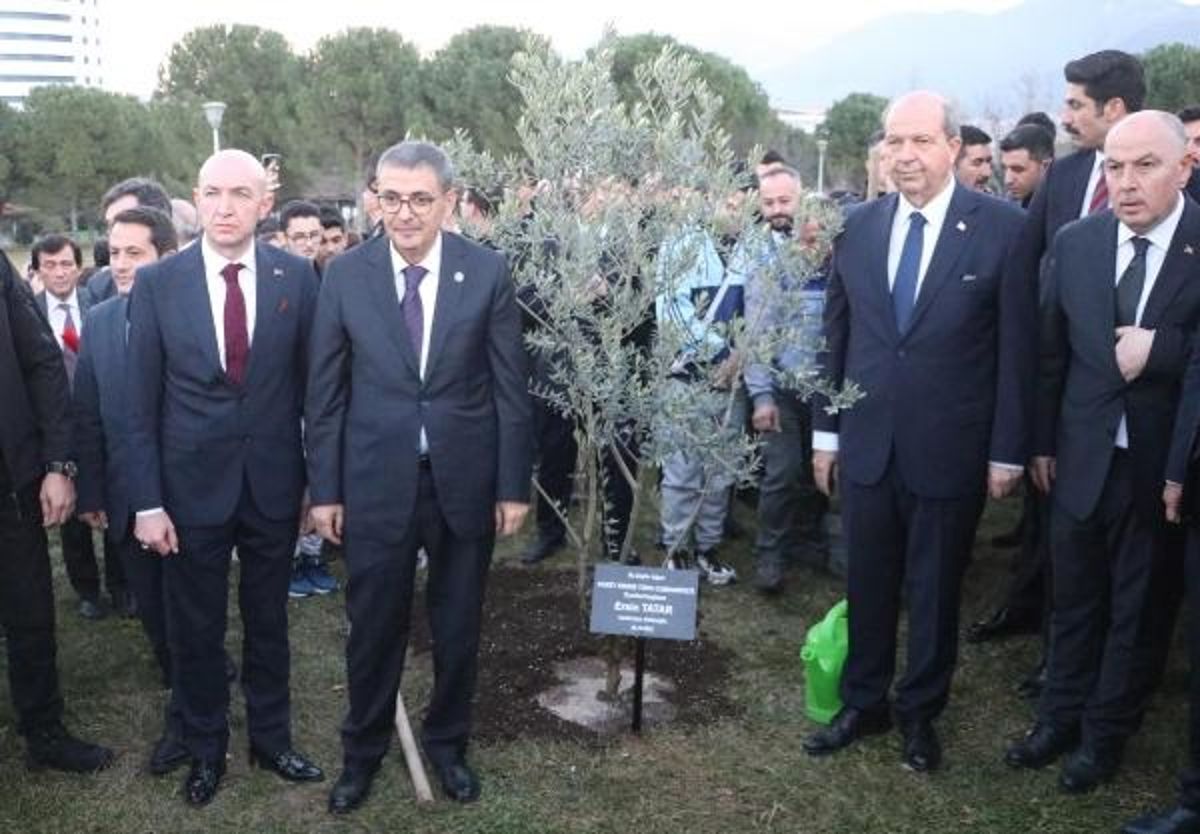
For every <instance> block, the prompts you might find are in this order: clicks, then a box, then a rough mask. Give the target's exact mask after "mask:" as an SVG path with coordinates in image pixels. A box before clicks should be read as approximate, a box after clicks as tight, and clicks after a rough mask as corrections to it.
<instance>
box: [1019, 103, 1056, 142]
mask: <svg viewBox="0 0 1200 834" xmlns="http://www.w3.org/2000/svg"><path fill="white" fill-rule="evenodd" d="M1021 125H1036V126H1038V127H1040V128H1041V129H1042V130H1044V131H1046V132H1047V133H1049V134H1050V139H1051V140H1054V139H1057V138H1058V125H1056V124H1055V123H1054V119H1052V118H1050V117H1049V116H1047V115H1046V114H1045V113H1043V112H1042V111H1041V110H1034V111H1033V112H1032V113H1026V114H1025V115H1024V116H1022V117H1021V118H1019V119H1017V127H1020V126H1021Z"/></svg>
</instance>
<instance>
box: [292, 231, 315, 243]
mask: <svg viewBox="0 0 1200 834" xmlns="http://www.w3.org/2000/svg"><path fill="white" fill-rule="evenodd" d="M321 234H322V231H321V230H320V229H317V230H316V231H315V232H293V233H292V234H290V235H288V236H287V239H288V240H290V241H291V242H292V243H304V241H306V240H311V241H312V242H313V243H320V241H321Z"/></svg>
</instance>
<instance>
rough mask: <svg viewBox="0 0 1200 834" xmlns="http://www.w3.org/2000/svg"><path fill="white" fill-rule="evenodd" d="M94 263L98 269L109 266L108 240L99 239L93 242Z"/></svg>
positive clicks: (104, 238)
mask: <svg viewBox="0 0 1200 834" xmlns="http://www.w3.org/2000/svg"><path fill="white" fill-rule="evenodd" d="M92 263H94V264H95V265H96V266H97V267H106V266H108V238H106V237H98V238H96V239H95V240H94V241H92Z"/></svg>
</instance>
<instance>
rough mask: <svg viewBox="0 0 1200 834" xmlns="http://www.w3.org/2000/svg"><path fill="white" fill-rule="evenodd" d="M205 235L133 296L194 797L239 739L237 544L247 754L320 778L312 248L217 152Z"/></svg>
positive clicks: (245, 160)
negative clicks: (311, 643)
mask: <svg viewBox="0 0 1200 834" xmlns="http://www.w3.org/2000/svg"><path fill="white" fill-rule="evenodd" d="M195 200H196V206H197V209H198V210H199V212H200V217H201V224H202V226H203V227H204V236H203V238H202V239H201V242H200V243H199V244H198V245H195V246H191V247H188V248H187V249H185V250H184V251H182V252H180V253H178V254H177V255H173V256H171V257H169V258H166V259H164V260H162V261H160V262H158V263H156V264H152V265H151V266H148V267H145V268H143V269H142V270H140V271H139V277H138V280H137V283H136V284H135V285H134V290H133V294H132V296H131V299H130V304H129V320H130V326H129V348H128V378H127V384H128V391H127V396H128V400H129V406H128V409H129V411H128V415H127V417H128V421H129V431H128V438H129V448H130V449H131V450H132V454H131V461H130V469H129V483H130V486H131V490H132V494H131V501H130V503H131V505H132V509H133V510H134V512H135V513H136V523H135V527H134V535H135V536H136V537H137V539H138V541H140V542H141V543H142V544H143V545H145V546H146V547H148V548H150V549H152V550H154V551H155V552H156V553H158V554H159V555H161V556H163V557H165V559H166V561H165V563H164V584H165V587H166V598H167V623H168V629H167V633H168V639H169V647H170V654H171V664H172V676H173V684H174V686H173V689H174V694H173V697H175V698H176V699H178V702H179V705H180V709H181V710H182V715H183V735H184V743H185V744H186V745H187V747H188V749H189V751H190V752H191V756H192V761H191V768H190V769H189V772H188V776H187V778H186V780H185V782H184V799H185V800H186V801H187V802H188V803H190V804H193V805H203V804H205V803H207V802H208V801H210V800H211V799H212V798H213V796H214V795H215V794H216V791H217V788H218V786H219V784H220V780H221V777H222V775H223V774H224V770H225V750H226V747H227V745H228V741H229V726H228V723H227V719H226V713H227V709H228V705H229V687H228V685H227V682H226V677H225V654H224V639H225V619H226V607H227V600H228V584H229V562H230V556H231V553H232V551H233V549H234V548H235V547H236V548H237V552H238V559H239V567H240V571H239V574H240V577H239V589H238V590H239V594H238V596H239V604H240V608H241V614H242V624H243V629H244V637H243V644H242V645H243V649H242V690H243V692H244V693H245V696H246V712H247V724H248V731H249V736H250V761H251V763H252V764H258V765H260V766H262V767H266V768H269V769H271V770H273V771H275V772H276V773H278V774H279V775H280V776H282V777H283V778H284V779H288V780H292V781H316V780H320V779H321V778H323V774H322V772H321V770H320V769H319V768H317V767H316V766H315V765H313V764H312V763H311V762H309V761H308V760H307V759H305V758H304V757H303V756H301V755H300V754H299V753H297V752H295V751H294V750H293V749H292V741H291V728H290V723H291V721H290V706H289V692H288V671H289V665H290V664H289V658H288V640H287V586H288V578H289V576H290V573H291V556H292V550H293V547H294V546H295V543H296V535H297V530H298V528H299V520H300V513H301V501H302V498H303V493H304V452H303V448H302V444H301V413H302V408H303V400H304V382H305V377H306V369H307V346H308V334H309V329H310V325H311V322H312V314H313V311H314V309H315V306H316V291H317V276H316V274H315V273H314V272H313V268H312V264H310V263H308V262H307V261H305V260H304V259H302V258H296V257H294V256H292V255H288V254H287V253H285V252H280V251H279V250H276V249H274V248H271V247H267V246H260V245H256V243H255V240H254V228H255V224H256V223H257V222H258V220H259V219H260V218H261V217H262V216H263V215H264V214H265V213H266V212H267V210H268V207H269V205H270V203H269V194H268V192H267V187H266V174H265V172H264V171H263V168H262V165H260V164H259V162H258V161H257V160H256V159H255V158H254V157H252V156H250V155H249V154H247V153H245V152H244V151H235V150H227V151H221V152H220V153H217V154H214V155H213V156H212V157H210V158H209V159H208V161H207V162H205V163H204V165H203V166H202V167H201V169H200V175H199V179H198V184H197V186H196V190H195Z"/></svg>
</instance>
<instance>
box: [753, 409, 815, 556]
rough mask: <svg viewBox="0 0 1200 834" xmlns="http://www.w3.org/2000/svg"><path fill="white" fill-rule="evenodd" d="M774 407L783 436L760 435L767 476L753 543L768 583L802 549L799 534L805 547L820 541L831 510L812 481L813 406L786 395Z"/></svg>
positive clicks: (759, 495) (759, 497)
mask: <svg viewBox="0 0 1200 834" xmlns="http://www.w3.org/2000/svg"><path fill="white" fill-rule="evenodd" d="M775 405H776V406H777V407H778V408H779V431H777V432H767V433H766V434H764V435H762V439H763V446H762V458H763V477H762V482H761V483H760V484H759V487H758V537H757V539H756V540H755V543H754V553H755V558H756V560H757V562H758V571H759V573H760V574H761V575H763V576H765V577H768V578H777V577H779V576H780V575H781V574H782V572H783V569H784V566H785V565H786V564H787V563H788V562H789V560H790V559H791V558H792V556H793V551H795V550H796V549H797V548H796V545H797V544H800V542H797V541H796V538H798V535H797V533H799V534H801V535H803V537H804V539H805V540H806V542H805V543H815V542H819V541H820V538H819V536H820V534H819V532H818V531H819V529H820V525H821V523H822V519H823V518H824V516H825V512H826V510H827V509H828V507H829V502H828V499H826V498H825V496H824V495H822V494H821V493H820V492H818V491H817V488H816V482H815V481H814V480H813V474H812V410H811V407H810V406H809V405H808V403H805V402H803V401H802V400H801V399H800V398H799V397H797V396H796V395H795V394H794V393H788V392H776V394H775ZM823 561H824V560H823V559H822V562H823ZM820 567H825V565H824V564H823V563H822V564H821V565H820Z"/></svg>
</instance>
